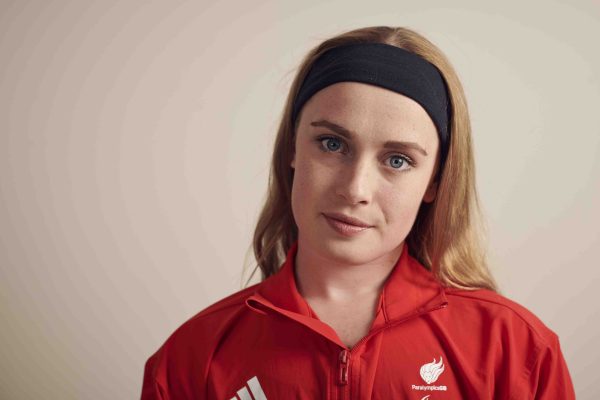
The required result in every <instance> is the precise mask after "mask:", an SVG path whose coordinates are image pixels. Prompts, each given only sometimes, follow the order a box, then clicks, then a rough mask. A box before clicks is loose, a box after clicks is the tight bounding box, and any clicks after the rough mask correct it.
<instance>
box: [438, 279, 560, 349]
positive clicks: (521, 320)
mask: <svg viewBox="0 0 600 400" xmlns="http://www.w3.org/2000/svg"><path fill="white" fill-rule="evenodd" d="M445 292H446V296H447V299H448V303H449V306H450V308H454V310H455V311H457V312H458V313H461V314H463V315H465V317H468V316H475V318H480V319H482V320H483V321H484V322H487V323H489V324H491V326H490V327H497V328H498V329H502V330H507V329H511V330H512V331H513V332H514V331H516V332H521V333H522V334H529V335H531V340H533V341H534V342H536V344H537V345H536V347H546V346H553V345H554V344H555V343H556V342H557V341H558V336H557V334H556V333H555V332H554V331H553V330H552V329H550V328H549V327H548V326H547V325H546V324H545V323H544V322H543V321H542V320H541V319H540V318H539V317H538V316H537V315H535V314H534V313H533V312H532V311H530V310H529V309H528V308H526V307H524V306H523V305H521V304H519V303H517V302H516V301H514V300H511V299H509V298H507V297H505V296H503V295H502V294H499V293H496V292H493V291H491V290H487V289H477V290H462V289H453V288H452V289H448V288H447V289H446V290H445Z"/></svg>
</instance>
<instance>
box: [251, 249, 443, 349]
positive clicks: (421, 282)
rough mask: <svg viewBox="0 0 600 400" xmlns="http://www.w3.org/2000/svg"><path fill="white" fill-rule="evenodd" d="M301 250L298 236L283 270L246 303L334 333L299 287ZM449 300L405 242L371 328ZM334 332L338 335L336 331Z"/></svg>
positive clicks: (398, 319) (258, 288)
mask: <svg viewBox="0 0 600 400" xmlns="http://www.w3.org/2000/svg"><path fill="white" fill-rule="evenodd" d="M297 251H298V241H297V240H296V241H295V242H294V243H293V244H292V246H291V247H290V248H289V250H288V252H287V256H286V259H285V261H284V262H283V264H282V266H281V267H280V269H279V271H277V272H276V273H275V274H273V275H271V276H270V277H268V278H267V279H266V280H264V281H263V282H261V283H260V284H259V285H258V286H257V290H256V292H255V293H254V294H253V295H251V296H250V297H248V298H247V299H246V304H247V305H248V307H250V308H251V309H253V310H254V311H257V312H259V313H261V314H266V312H265V311H264V310H265V307H266V308H267V309H271V310H274V311H277V312H279V313H280V314H284V315H286V316H288V317H290V318H293V319H295V320H297V321H299V322H301V323H303V324H305V325H308V326H309V327H311V328H312V329H315V330H320V331H321V333H324V334H326V335H331V332H333V330H332V329H331V328H330V327H328V326H327V325H326V324H324V323H323V322H321V321H320V320H319V319H318V317H317V316H316V314H315V313H314V312H313V310H312V309H311V307H310V305H309V304H308V303H307V302H306V300H305V299H304V298H303V297H302V295H301V294H300V293H299V291H298V288H297V286H296V280H295V275H294V270H295V256H296V253H297ZM258 303H259V304H258ZM447 303H448V302H447V300H446V295H445V292H444V289H443V287H442V285H441V284H440V283H439V282H438V281H437V279H436V278H435V277H434V275H433V273H432V272H431V271H429V270H428V269H427V268H425V267H424V266H423V265H422V264H421V263H419V261H417V260H416V259H415V258H413V257H412V256H411V255H410V254H409V251H408V245H407V243H406V242H405V244H404V248H403V250H402V253H401V254H400V257H399V258H398V260H397V262H396V265H395V266H394V268H393V270H392V272H391V273H390V275H389V276H388V278H387V279H386V281H385V283H384V286H383V289H382V291H381V294H380V297H379V304H378V307H377V315H376V316H375V319H374V321H373V325H372V327H371V330H373V329H376V328H379V327H382V326H385V325H388V324H392V323H394V322H399V321H401V320H404V319H406V318H409V317H410V316H412V315H417V314H420V313H424V312H427V311H431V310H434V309H437V308H441V307H445V306H446V305H447ZM323 325H325V326H323ZM328 328H329V329H328ZM329 330H331V332H329ZM323 331H325V332H323ZM333 336H334V337H335V338H337V335H335V333H333Z"/></svg>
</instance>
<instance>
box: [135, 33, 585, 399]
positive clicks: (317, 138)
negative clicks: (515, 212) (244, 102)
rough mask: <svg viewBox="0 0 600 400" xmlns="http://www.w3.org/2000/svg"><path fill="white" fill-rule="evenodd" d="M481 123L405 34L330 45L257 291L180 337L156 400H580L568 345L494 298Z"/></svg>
mask: <svg viewBox="0 0 600 400" xmlns="http://www.w3.org/2000/svg"><path fill="white" fill-rule="evenodd" d="M470 135H471V129H470V122H469V115H468V110H467V105H466V100H465V96H464V93H463V89H462V86H461V84H460V81H459V79H458V77H457V75H456V73H455V72H454V70H453V68H452V66H451V65H450V63H449V62H448V61H447V59H446V57H445V56H444V55H443V54H442V52H441V51H440V50H439V49H438V48H437V47H435V46H434V45H433V44H432V43H431V42H429V41H428V40H427V39H425V38H424V37H423V36H421V35H420V34H418V33H416V32H414V31H412V30H409V29H406V28H390V27H370V28H365V29H357V30H354V31H350V32H346V33H344V34H342V35H339V36H336V37H334V38H331V39H329V40H326V41H325V42H323V43H322V44H320V45H319V46H317V47H316V48H315V49H314V50H312V51H311V52H310V53H309V54H308V55H307V56H306V58H305V59H304V61H303V63H302V65H301V67H300V69H299V71H298V75H297V76H296V79H295V80H294V82H293V84H292V87H291V90H290V94H289V97H288V100H287V104H286V107H285V110H284V114H283V118H282V120H281V124H280V127H279V132H278V135H277V139H276V143H275V148H274V153H273V160H272V176H271V178H272V179H271V180H270V185H269V196H268V199H267V202H266V204H265V206H264V208H263V211H262V213H261V215H260V218H259V221H258V224H257V227H256V230H255V235H254V250H255V254H256V258H257V266H258V267H260V269H261V271H262V278H263V280H262V281H261V283H259V284H256V285H253V286H250V287H248V288H246V289H243V290H241V291H239V292H237V293H234V294H233V295H231V296H229V297H226V298H224V299H222V300H220V301H218V302H217V303H215V304H213V305H211V306H209V307H208V308H206V309H204V310H203V311H201V312H200V313H199V314H197V315H196V316H194V317H193V318H192V319H190V320H189V321H187V322H186V323H184V324H183V325H182V326H181V327H180V328H179V329H177V330H176V331H175V332H174V333H173V334H172V335H171V336H170V337H169V339H168V340H167V341H166V342H165V344H164V345H163V346H162V347H161V348H160V349H159V350H158V351H157V352H156V353H155V354H154V355H153V356H152V357H150V359H149V360H148V361H147V363H146V368H145V375H144V383H143V389H142V398H143V399H183V398H190V399H192V398H195V399H242V400H243V399H270V400H274V399H291V398H293V399H430V400H434V399H489V398H494V399H533V398H535V399H573V398H575V395H574V391H573V386H572V382H571V378H570V375H569V372H568V369H567V366H566V363H565V361H564V358H563V355H562V352H561V349H560V344H559V339H558V337H557V335H556V334H555V333H554V332H553V331H551V330H550V329H549V328H548V327H546V326H545V325H544V324H543V323H542V322H541V321H540V320H539V319H538V318H537V317H536V316H535V315H533V314H532V313H531V312H530V311H528V310H527V309H525V308H524V307H522V306H520V305H518V304H516V303H514V302H513V301H511V300H509V299H507V298H505V297H503V296H502V295H500V294H499V293H498V290H497V286H496V283H495V282H494V279H493V277H492V276H491V274H490V272H489V270H488V267H487V265H486V259H485V251H484V248H483V246H482V245H481V244H480V240H481V239H480V238H481V227H480V226H479V225H478V223H479V221H480V216H479V209H478V203H477V194H476V190H475V169H474V161H473V152H472V146H471V136H470Z"/></svg>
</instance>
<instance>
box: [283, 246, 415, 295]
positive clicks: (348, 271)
mask: <svg viewBox="0 0 600 400" xmlns="http://www.w3.org/2000/svg"><path fill="white" fill-rule="evenodd" d="M403 248H404V242H402V243H401V244H400V245H399V246H398V247H396V248H395V249H394V250H393V251H390V252H388V253H386V254H384V255H382V256H380V257H378V258H376V259H373V260H369V261H368V262H359V263H351V262H348V260H339V259H336V258H334V257H333V256H331V255H328V254H327V253H325V252H322V251H318V250H315V249H312V248H311V247H310V245H309V244H305V243H303V242H302V241H301V240H299V242H298V251H297V253H296V257H295V260H294V264H295V278H296V284H297V287H298V291H299V292H300V294H301V295H302V297H304V298H305V299H307V300H308V299H314V300H320V301H326V302H331V303H349V302H352V301H356V300H357V298H361V299H365V298H373V297H378V296H379V293H380V292H381V289H382V287H383V285H384V284H385V281H386V279H387V277H388V276H389V274H390V273H391V272H392V270H393V269H394V266H395V265H396V262H397V261H398V258H399V257H400V254H401V253H402V249H403Z"/></svg>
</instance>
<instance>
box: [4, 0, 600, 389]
mask: <svg viewBox="0 0 600 400" xmlns="http://www.w3.org/2000/svg"><path fill="white" fill-rule="evenodd" d="M451 3H452V5H451V6H450V5H446V4H450V3H449V2H447V1H437V2H435V1H429V2H417V1H410V2H407V1H397V0H392V1H379V2H373V1H368V2H365V1H350V2H348V1H331V2H323V1H303V2H292V1H289V2H283V1H275V0H270V1H237V2H231V1H220V2H216V1H189V2H175V1H162V2H159V1H137V2H132V1H115V0H110V1H106V0H104V1H66V0H64V1H42V0H40V1H0V60H1V61H0V179H1V181H0V301H1V305H0V307H1V308H0V311H1V314H0V317H1V320H2V322H1V326H2V327H1V328H0V340H1V345H0V398H2V399H37V398H46V399H83V398H86V399H88V398H90V399H91V398H93V399H128V398H137V397H139V393H140V388H141V382H142V372H143V365H144V362H145V361H146V359H147V358H148V357H149V356H150V355H151V354H152V353H153V352H154V351H155V350H156V349H157V348H158V347H159V346H160V345H161V344H162V343H163V342H164V340H165V339H166V338H167V337H168V335H169V334H170V333H171V332H172V331H173V330H174V329H175V328H177V327H178V326H179V325H180V324H181V323H183V322H184V321H185V320H186V319H188V318H189V317H191V316H192V315H193V314H195V313H196V312H198V311H200V310H201V309H203V308H205V307H206V306H208V305H209V304H211V303H213V302H215V301H217V300H219V299H221V298H223V297H225V296H227V295H229V294H231V293H233V292H235V291H237V290H239V289H240V288H241V285H242V282H243V281H245V279H246V278H248V276H249V273H248V272H247V271H248V270H249V269H248V268H246V273H245V274H244V275H243V279H242V269H243V266H244V265H246V266H250V261H253V260H252V259H251V253H250V252H249V249H250V247H249V246H250V240H251V235H252V231H253V228H254V223H255V221H256V217H257V214H258V211H259V207H260V205H261V203H262V201H263V195H264V191H265V187H266V182H267V176H268V175H267V174H268V162H269V159H270V151H271V148H272V141H273V138H274V134H275V127H276V124H277V120H278V118H279V117H280V113H281V110H282V105H283V100H284V96H285V95H286V92H287V90H288V88H289V84H290V81H291V79H292V76H293V73H294V68H295V67H296V65H297V63H298V62H299V61H300V58H301V57H302V56H303V55H304V54H305V52H306V51H307V50H308V49H309V48H311V47H313V46H314V45H316V44H317V43H318V42H319V41H320V40H322V39H324V38H326V37H329V36H331V35H333V34H337V33H339V32H341V31H343V30H346V29H352V28H356V27H361V26H368V25H399V26H408V27H411V28H414V29H416V30H417V31H419V32H421V33H423V34H424V35H426V36H427V37H428V38H430V39H431V40H432V41H433V42H434V43H436V44H438V45H439V46H440V47H441V48H442V49H443V51H445V52H446V54H447V55H448V57H449V58H450V60H451V61H452V62H453V64H454V65H455V67H456V69H457V70H458V73H459V75H460V76H461V78H462V80H463V83H464V86H465V89H466V92H467V96H468V100H469V104H470V109H471V113H472V121H473V127H474V142H475V150H476V162H477V167H478V169H477V179H478V185H479V189H480V193H481V197H482V200H483V204H484V207H485V212H486V213H487V215H488V221H489V226H490V243H491V260H492V263H493V268H494V273H495V275H496V276H497V278H498V280H499V282H500V284H501V288H502V289H503V291H504V294H505V295H507V296H508V297H510V298H512V299H513V300H515V301H517V302H519V303H521V304H522V305H524V306H525V307H527V308H529V309H530V310H531V311H533V312H534V313H535V314H536V315H538V316H539V317H540V318H541V319H542V320H543V321H544V322H545V323H546V324H547V325H548V326H549V327H550V328H551V329H552V330H554V331H555V332H556V333H557V334H558V335H559V336H560V339H561V345H562V348H563V352H564V355H565V358H566V360H567V363H568V365H569V367H570V371H571V374H572V377H573V380H574V383H575V387H576V391H577V394H578V398H580V399H594V398H598V394H600V389H598V385H597V381H598V379H597V370H598V368H597V365H598V361H600V346H598V339H600V322H599V320H600V307H599V303H600V302H599V295H598V288H597V285H598V284H599V283H600V270H599V267H600V262H599V258H600V237H599V233H600V228H599V227H598V225H599V222H600V221H599V219H600V218H599V217H600V212H599V211H598V204H599V203H600V201H599V200H600V185H599V178H600V162H599V157H600V128H599V127H600V82H599V80H598V78H599V71H600V52H599V51H598V42H597V39H598V37H600V5H599V4H598V2H597V1H578V2H571V1H569V2H567V1H563V2H556V1H530V2H516V1H512V2H487V3H488V4H486V5H482V4H480V3H482V2H479V1H453V2H451ZM256 278H257V277H256V275H255V278H254V279H253V283H254V282H256V281H257V279H256Z"/></svg>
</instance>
